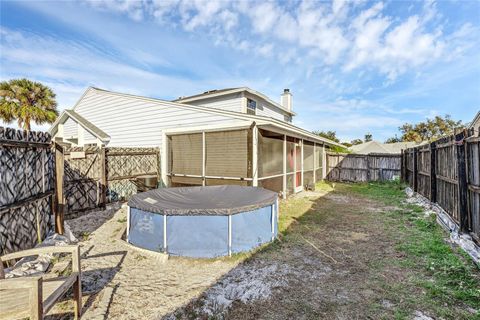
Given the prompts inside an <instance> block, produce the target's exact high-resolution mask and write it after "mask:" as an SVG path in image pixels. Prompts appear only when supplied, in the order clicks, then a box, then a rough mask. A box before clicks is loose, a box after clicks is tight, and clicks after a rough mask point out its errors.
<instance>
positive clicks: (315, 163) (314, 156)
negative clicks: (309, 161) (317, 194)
mask: <svg viewBox="0 0 480 320" xmlns="http://www.w3.org/2000/svg"><path fill="white" fill-rule="evenodd" d="M315 183H317V144H316V143H315V142H314V143H313V185H315Z"/></svg>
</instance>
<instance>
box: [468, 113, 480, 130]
mask: <svg viewBox="0 0 480 320" xmlns="http://www.w3.org/2000/svg"><path fill="white" fill-rule="evenodd" d="M468 129H473V131H474V132H475V135H480V111H478V112H477V115H476V116H475V118H473V120H472V122H470V124H469V125H468Z"/></svg>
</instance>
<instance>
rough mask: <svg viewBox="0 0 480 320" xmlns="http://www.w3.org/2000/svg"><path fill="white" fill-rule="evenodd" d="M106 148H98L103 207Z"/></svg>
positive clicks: (105, 194)
mask: <svg viewBox="0 0 480 320" xmlns="http://www.w3.org/2000/svg"><path fill="white" fill-rule="evenodd" d="M106 152H107V151H106V148H105V147H101V149H100V171H101V174H102V176H101V183H100V184H101V189H100V191H101V193H102V194H101V195H100V197H101V199H102V208H105V207H106V205H107V155H106Z"/></svg>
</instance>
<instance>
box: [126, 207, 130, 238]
mask: <svg viewBox="0 0 480 320" xmlns="http://www.w3.org/2000/svg"><path fill="white" fill-rule="evenodd" d="M129 234H130V206H127V242H128V243H130V241H129V240H128V235H129Z"/></svg>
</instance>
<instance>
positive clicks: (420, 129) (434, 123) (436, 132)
mask: <svg viewBox="0 0 480 320" xmlns="http://www.w3.org/2000/svg"><path fill="white" fill-rule="evenodd" d="M461 127H462V121H455V120H452V118H451V117H450V116H449V115H448V114H447V115H445V117H441V116H436V117H435V118H433V119H427V120H426V121H424V122H419V123H417V124H414V125H413V124H410V123H405V124H404V125H403V126H401V127H400V128H399V130H400V132H402V141H416V142H422V141H432V140H436V139H438V138H441V137H443V136H448V135H451V134H454V133H455V129H458V128H461Z"/></svg>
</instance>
